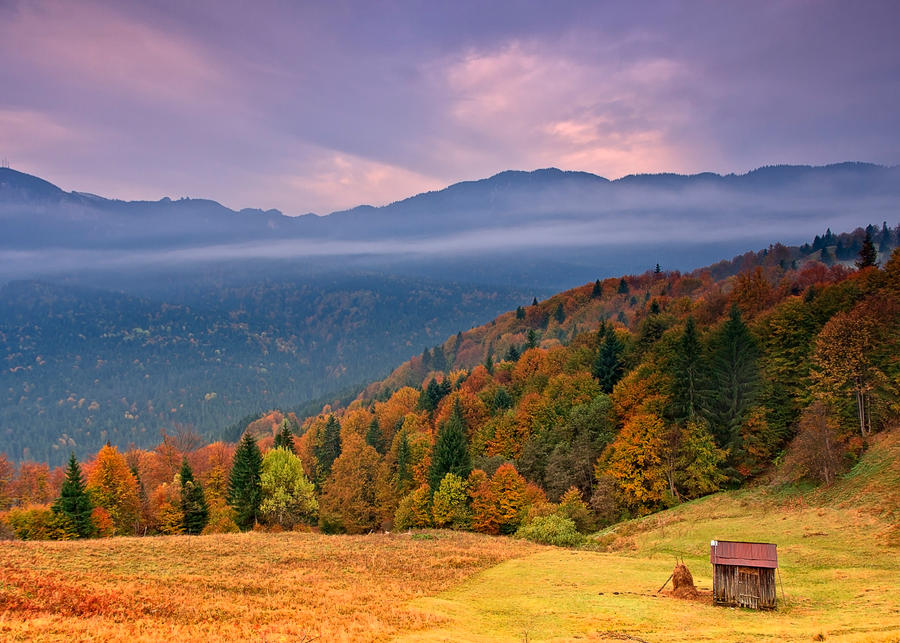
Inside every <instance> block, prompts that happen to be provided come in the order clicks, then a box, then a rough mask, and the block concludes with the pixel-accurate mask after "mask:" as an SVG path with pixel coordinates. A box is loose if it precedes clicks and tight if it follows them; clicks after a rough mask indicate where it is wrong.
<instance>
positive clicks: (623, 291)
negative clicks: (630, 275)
mask: <svg viewBox="0 0 900 643" xmlns="http://www.w3.org/2000/svg"><path fill="white" fill-rule="evenodd" d="M618 293H619V294H620V295H627V294H628V282H626V281H625V277H622V278H621V279H620V280H619V289H618Z"/></svg>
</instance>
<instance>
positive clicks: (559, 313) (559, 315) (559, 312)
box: [553, 304, 566, 324]
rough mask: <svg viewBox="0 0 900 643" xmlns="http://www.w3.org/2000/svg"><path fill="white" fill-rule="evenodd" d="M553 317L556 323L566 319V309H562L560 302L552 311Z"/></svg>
mask: <svg viewBox="0 0 900 643" xmlns="http://www.w3.org/2000/svg"><path fill="white" fill-rule="evenodd" d="M553 317H554V319H556V323H557V324H561V323H563V322H564V321H565V320H566V311H565V310H563V306H562V304H556V310H554V311H553Z"/></svg>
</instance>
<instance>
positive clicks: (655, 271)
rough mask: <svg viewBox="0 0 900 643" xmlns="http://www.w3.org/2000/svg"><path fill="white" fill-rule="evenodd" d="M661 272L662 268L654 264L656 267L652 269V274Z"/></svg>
mask: <svg viewBox="0 0 900 643" xmlns="http://www.w3.org/2000/svg"><path fill="white" fill-rule="evenodd" d="M661 272H662V269H661V268H660V267H659V264H656V268H654V269H653V274H654V275H658V274H659V273H661Z"/></svg>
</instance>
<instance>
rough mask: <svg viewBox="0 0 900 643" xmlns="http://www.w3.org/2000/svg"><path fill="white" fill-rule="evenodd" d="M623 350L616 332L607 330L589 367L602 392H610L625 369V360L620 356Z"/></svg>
mask: <svg viewBox="0 0 900 643" xmlns="http://www.w3.org/2000/svg"><path fill="white" fill-rule="evenodd" d="M624 351H625V347H624V346H623V345H622V342H620V341H619V338H618V337H616V333H615V332H614V331H612V330H610V331H608V332H607V333H606V338H605V339H604V340H603V344H602V345H601V346H600V350H599V351H598V352H597V359H595V360H594V364H593V368H592V369H591V373H592V374H593V376H594V377H596V378H597V380H598V381H599V382H600V388H601V389H603V392H604V393H607V394H608V393H612V390H613V387H614V386H615V385H616V383H617V382H618V381H619V380H620V379H622V375H623V374H624V371H625V360H624V359H623V358H622V354H623V352H624Z"/></svg>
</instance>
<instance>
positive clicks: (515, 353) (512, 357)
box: [503, 346, 522, 362]
mask: <svg viewBox="0 0 900 643" xmlns="http://www.w3.org/2000/svg"><path fill="white" fill-rule="evenodd" d="M521 356H522V355H521V354H520V353H519V349H518V348H516V347H515V346H510V347H509V350H507V351H506V355H505V356H504V357H503V359H505V360H506V361H507V362H518V361H519V358H520V357H521Z"/></svg>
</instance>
